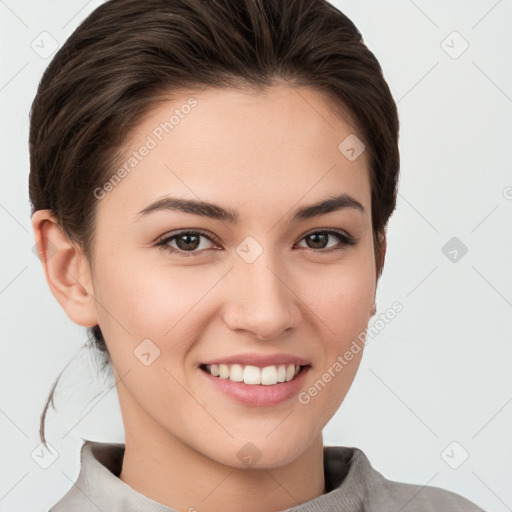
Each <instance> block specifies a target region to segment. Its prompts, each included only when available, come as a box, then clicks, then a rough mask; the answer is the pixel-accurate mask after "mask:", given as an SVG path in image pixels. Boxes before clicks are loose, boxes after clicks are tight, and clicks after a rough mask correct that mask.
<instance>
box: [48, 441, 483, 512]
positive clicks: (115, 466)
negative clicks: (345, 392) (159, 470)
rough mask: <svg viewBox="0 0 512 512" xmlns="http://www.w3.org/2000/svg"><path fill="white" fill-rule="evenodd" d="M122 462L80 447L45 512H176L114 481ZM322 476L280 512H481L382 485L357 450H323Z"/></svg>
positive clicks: (457, 501) (114, 448)
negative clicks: (65, 487)
mask: <svg viewBox="0 0 512 512" xmlns="http://www.w3.org/2000/svg"><path fill="white" fill-rule="evenodd" d="M123 456H124V444H121V443H100V442H95V441H85V442H84V444H83V445H82V449H81V453H80V460H81V468H80V474H79V476H78V479H77V481H76V483H75V484H73V487H71V489H70V490H69V491H68V492H67V494H66V495H65V496H64V497H63V498H62V499H61V500H60V501H59V502H58V503H57V504H56V505H55V506H54V507H52V508H51V510H50V512H177V511H176V510H175V509H173V508H170V507H167V506H165V505H162V504H160V503H157V502H156V501H154V500H152V499H150V498H148V497H146V496H144V495H142V494H140V493H139V492H137V491H135V490H134V489H133V488H131V487H130V486H129V485H127V484H125V483H124V482H123V481H122V480H120V479H119V474H120V473H121V467H122V463H123ZM324 476H325V486H326V493H325V494H322V495H321V496H317V497H316V498H314V499H312V500H310V501H308V502H306V503H301V504H297V505H296V506H294V507H292V508H289V509H286V511H283V512H324V511H332V512H398V511H400V512H484V511H483V509H481V508H479V507H477V506H476V505H475V504H474V503H472V502H470V501H468V500H467V499H465V498H463V497H462V496H460V495H458V494H455V493H453V492H451V491H447V490H444V489H440V488H438V487H431V486H422V485H413V484H405V483H401V482H394V481H391V480H387V479H386V478H385V477H383V476H382V474H381V473H379V472H378V471H376V470H375V469H374V468H373V467H372V466H371V464H370V462H369V461H368V459H367V457H366V455H365V454H364V452H362V451H361V450H360V449H358V448H352V447H346V446H324ZM190 510H194V508H193V507H191V509H190ZM262 512H270V511H267V510H265V511H262ZM274 512H275V511H274Z"/></svg>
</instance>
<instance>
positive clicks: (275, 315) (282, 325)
mask: <svg viewBox="0 0 512 512" xmlns="http://www.w3.org/2000/svg"><path fill="white" fill-rule="evenodd" d="M247 244H248V245H247V246H244V243H242V244H240V246H239V247H238V248H237V252H238V253H239V257H237V258H235V268H234V269H233V275H232V276H231V278H232V280H233V281H234V283H235V289H236V291H235V293H234V295H233V296H232V301H231V302H230V305H229V310H228V312H227V314H226V323H227V324H228V325H229V327H230V328H231V329H243V330H248V331H252V332H253V333H254V334H255V335H256V336H257V337H259V338H267V339H270V338H274V337H276V336H279V335H280V334H281V333H282V332H283V331H285V330H287V329H289V328H290V327H295V326H296V325H297V324H298V322H299V320H300V311H299V308H298V307H297V303H296V296H295V295H294V293H293V292H292V290H291V289H290V288H292V287H293V285H292V283H288V282H287V281H288V280H289V279H286V276H285V275H284V274H283V270H282V268H283V267H282V265H281V264H280V262H279V261H278V260H277V258H276V257H275V253H273V252H272V251H270V250H268V251H266V250H261V251H259V250H258V247H256V246H255V244H254V242H253V241H248V242H247ZM251 244H252V245H251ZM260 247H261V246H260ZM244 249H246V251H245V252H244ZM247 249H248V250H247ZM261 249H263V248H261ZM257 252H259V254H257ZM248 255H250V256H248Z"/></svg>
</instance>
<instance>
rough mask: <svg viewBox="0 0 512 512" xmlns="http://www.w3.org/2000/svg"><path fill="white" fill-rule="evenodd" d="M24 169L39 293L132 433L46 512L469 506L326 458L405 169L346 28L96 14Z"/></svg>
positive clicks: (359, 350) (321, 12) (305, 15)
mask: <svg viewBox="0 0 512 512" xmlns="http://www.w3.org/2000/svg"><path fill="white" fill-rule="evenodd" d="M30 158H31V172H30V198H31V202H32V205H33V221H32V223H33V228H34V232H35V238H36V241H37V242H38V247H39V248H40V257H41V260H42V263H43V268H44V272H45V276H46V279H47V281H48V285H49V286H50V288H51V291H52V293H53V294H54V295H55V297H56V299H57V300H58V301H59V303H60V304H61V306H62V307H63V309H64V310H65V312H66V313H67V315H68V316H69V318H70V319H71V320H72V321H73V322H75V323H77V324H78V325H82V326H85V327H88V328H89V329H90V333H91V339H92V341H93V343H94V346H95V348H96V349H97V350H99V351H100V352H101V353H102V354H103V355H104V363H105V365H106V368H107V369H109V370H110V371H112V372H113V374H114V376H115V380H116V387H117V391H118V395H119V400H120V405H121V411H122V416H123V422H124V427H125V438H126V439H125V443H124V444H117V443H99V442H92V441H86V442H85V443H84V445H83V447H82V451H81V472H80V475H79V477H78V481H77V482H76V484H75V485H74V486H73V487H72V488H71V489H70V490H69V492H68V493H67V494H66V495H65V496H64V497H63V498H62V499H61V500H60V501H59V503H58V504H56V505H55V506H54V507H53V508H52V509H51V510H52V511H53V512H64V511H66V512H67V511H69V510H73V511H89V510H90V511H93V510H94V511H97V510H104V511H107V510H108V511H109V512H116V511H121V510H123V511H142V510H143V511H173V510H179V511H194V510H197V511H201V512H212V511H223V512H234V511H239V510H244V511H245V512H256V511H265V512H266V511H278V510H293V511H297V512H299V511H303V512H305V511H311V512H313V511H324V510H332V511H351V512H352V511H353V512H355V511H363V510H364V511H398V510H401V511H403V512H406V511H413V510H414V511H434V510H435V511H439V510H450V511H456V510H460V511H462V510H464V511H479V510H481V509H480V508H478V507H477V506H476V505H474V504H472V503H471V502H469V501H468V500H466V499H465V498H463V497H461V496H458V495H456V494H454V493H451V492H449V491H445V490H442V489H439V488H435V487H422V486H418V485H409V484H404V483H399V482H392V481H389V480H387V479H386V478H385V477H384V476H383V475H381V474H380V473H379V472H377V471H376V470H375V469H374V468H373V467H372V466H371V464H370V462H369V460H368V459H367V458H366V456H365V454H364V453H363V452H362V451H361V450H359V449H357V448H355V447H343V446H340V447H324V446H323V442H322V429H323V427H324V426H325V425H326V423H327V422H328V421H329V420H330V419H331V417H332V416H333V415H334V414H335V412H336V411H337V409H338V408H339V406H340V404H341V403H342V402H343V400H344V398H345V396H346V394H347V392H348V390H349V388H350V386H351V384H352V381H353V379H354V377H355V375H356V372H357V369H358V366H359V362H360V360H361V357H362V354H363V349H364V343H365V329H366V328H367V325H368V322H369V320H370V318H371V316H372V315H373V314H374V313H375V303H374V300H375V294H376V287H377V282H378V279H379V277H380V275H381V272H382V269H383V264H384V258H385V253H386V226H387V222H388V220H389V218H390V216H391V214H392V212H393V211H394V208H395V200H396V188H397V183H398V172H399V153H398V116H397V110H396V105H395V103H394V101H393V98H392V96H391V94H390V91H389V88H388V86H387V84H386V81H385V80H384V78H383V75H382V71H381V68H380V66H379V63H378V62H377V60H376V59H375V57H374V55H373V54H372V53H371V52H370V51H369V50H368V49H367V47H366V46H365V45H364V43H363V41H362V38H361V35H360V33H359V32H358V30H357V29H356V27H355V26H354V25H353V23H352V22H351V21H350V20H349V19H347V17H346V16H344V15H343V14H342V13H341V12H339V11H338V10H337V9H335V8H334V7H333V6H332V5H330V4H329V3H327V2H326V1H324V0H293V1H292V0H238V1H236V2H235V1H233V0H167V1H166V0H146V1H141V0H111V1H108V2H106V3H105V4H103V5H102V6H100V7H99V8H97V9H96V10H95V11H94V12H93V13H92V14H91V15H90V16H89V17H88V18H87V19H86V20H85V21H84V22H83V23H82V24H81V25H80V26H79V27H78V29H77V30H75V32H74V33H73V34H72V35H71V37H70V38H69V39H68V40H67V42H66V43H65V44H64V45H63V46H62V48H61V49H60V50H59V52H58V53H57V54H56V56H55V57H54V59H53V60H52V62H51V63H50V65H49V66H48V69H47V70H46V72H45V74H44V76H43V78H42V80H41V83H40V85H39V89H38V92H37V95H36V98H35V100H34V103H33V107H32V112H31V127H30ZM50 398H51V397H50ZM49 402H50V399H49V401H48V403H49ZM47 407H48V404H47ZM47 407H46V408H45V411H44V413H43V417H42V421H41V436H42V439H43V441H44V439H45V438H44V416H45V413H46V409H47Z"/></svg>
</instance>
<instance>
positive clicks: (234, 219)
mask: <svg viewBox="0 0 512 512" xmlns="http://www.w3.org/2000/svg"><path fill="white" fill-rule="evenodd" d="M347 208H350V209H355V210H358V211H360V212H361V213H362V214H364V213H365V209H364V206H363V205H362V204H361V203H360V202H359V201H357V199H355V198H354V197H352V196H351V195H349V194H341V195H338V196H334V197H330V198H328V199H324V200H323V201H320V202H318V203H315V204H312V205H309V206H302V207H300V208H298V209H296V210H295V212H294V213H293V216H292V221H298V220H305V219H311V218H313V217H318V216H320V215H326V214H328V213H331V212H334V211H338V210H343V209H347ZM161 210H171V211H180V212H183V213H191V214H194V215H201V216H203V217H209V218H212V219H217V220H222V221H226V222H229V223H231V224H237V223H238V222H239V220H240V216H239V213H238V211H237V210H233V209H230V208H223V207H222V206H219V205H216V204H213V203H209V202H205V201H197V200H194V199H181V198H177V197H170V196H166V197H163V198H161V199H159V200H157V201H155V202H154V203H152V204H150V205H149V206H147V207H146V208H144V209H143V210H141V211H140V212H139V213H138V214H137V216H136V219H137V220H138V219H140V218H141V217H144V216H146V215H148V214H150V213H152V212H155V211H161Z"/></svg>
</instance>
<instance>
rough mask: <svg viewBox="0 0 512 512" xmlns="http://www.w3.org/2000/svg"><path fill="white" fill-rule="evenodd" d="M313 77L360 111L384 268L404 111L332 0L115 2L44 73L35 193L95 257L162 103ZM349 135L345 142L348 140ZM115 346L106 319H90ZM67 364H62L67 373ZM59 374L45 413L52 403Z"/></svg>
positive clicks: (96, 332)
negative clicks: (109, 193)
mask: <svg viewBox="0 0 512 512" xmlns="http://www.w3.org/2000/svg"><path fill="white" fill-rule="evenodd" d="M278 81H283V82H286V83H288V84H289V85H290V86H294V87H295V86H311V87H313V88H315V89H317V90H319V91H322V92H323V93H324V94H325V96H326V97H328V98H329V99H330V100H331V103H332V105H333V109H335V110H336V111H337V112H338V113H339V112H343V111H344V109H346V111H348V113H349V115H350V116H351V117H352V118H353V119H354V120H355V123H356V125H357V130H358V134H360V136H361V138H362V140H363V141H364V144H365V146H366V152H367V155H368V158H369V162H370V181H371V201H372V208H371V209H372V228H373V237H374V246H375V259H376V273H377V277H380V275H381V273H382V268H383V264H384V261H383V257H382V255H381V252H380V247H381V241H382V240H383V237H384V236H385V228H386V225H387V222H388V220H389V217H390V216H391V214H392V212H393V211H394V209H395V206H396V193H397V186H398V175H399V151H398V129H399V122H398V113H397V108H396V104H395V102H394V100H393V97H392V95H391V92H390V90H389V87H388V85H387V83H386V81H385V79H384V77H383V74H382V70H381V67H380V65H379V63H378V61H377V59H376V58H375V56H374V55H373V53H372V52H371V51H370V50H369V49H368V48H367V47H366V45H365V44H364V42H363V39H362V36H361V34H360V33H359V31H358V30H357V28H356V27H355V26H354V24H353V23H352V22H351V21H350V20H349V19H348V18H347V17H346V16H345V15H344V14H342V13H341V12H340V11H339V10H337V9H336V8H335V7H334V6H332V5H331V4H330V3H328V2H327V1H326V0H237V1H233V0H144V1H142V0H110V1H107V2H106V3H104V4H102V5H101V6H100V7H98V8H97V9H96V10H94V11H93V12H92V13H91V14H90V15H89V16H88V17H87V18H86V19H85V20H84V21H83V22H82V23H81V24H80V25H79V27H78V28H77V29H76V30H75V31H74V32H73V34H72V35H71V36H70V37H69V39H68V40H67V41H66V42H65V43H64V45H63V46H62V47H61V48H60V50H59V51H58V52H57V53H56V55H55V56H54V58H53V59H52V61H51V63H50V64H49V66H48V68H47V69H46V71H45V72H44V74H43V76H42V79H41V82H40V84H39V87H38V90H37V94H36V96H35V99H34V102H33V104H32V109H31V114H30V137H29V144H30V178H29V194H30V200H31V203H32V208H33V211H35V210H40V209H50V210H51V212H52V213H53V214H54V215H55V217H56V219H57V221H58V222H59V225H60V226H61V228H62V229H63V230H64V232H65V233H66V234H67V235H68V237H69V238H70V240H72V241H74V242H77V243H78V244H79V246H80V247H81V248H82V250H83V251H84V254H85V256H86V257H87V258H88V260H89V261H90V263H91V265H92V246H93V237H94V222H95V204H96V198H95V196H94V195H93V191H94V190H95V189H96V188H97V187H101V186H102V185H103V184H104V183H105V182H106V181H107V180H108V179H109V177H110V176H111V175H112V174H113V171H114V169H115V166H116V163H117V161H118V158H119V155H120V151H121V150H122V147H123V143H125V142H126V140H127V137H128V136H129V134H130V133H131V130H132V129H133V128H134V127H135V126H136V125H137V123H139V122H140V120H141V119H142V118H143V117H144V116H145V115H146V114H148V112H150V110H151V109H152V108H153V107H154V106H155V104H156V103H157V102H159V101H162V100H164V99H169V98H170V96H171V95H172V94H173V92H176V91H178V90H184V89H187V88H190V89H191V88H199V89H202V88H206V87H253V88H260V89H261V88H263V87H267V86H271V85H273V84H276V83H277V82H278ZM340 142H341V141H340ZM89 335H90V339H89V341H91V342H92V345H93V346H94V347H95V348H96V349H98V350H99V351H101V353H102V355H103V357H104V359H103V368H105V367H107V366H108V365H109V362H110V360H109V355H108V351H107V348H106V345H105V340H104V338H103V335H102V333H101V330H100V328H99V326H95V327H92V328H90V329H89ZM61 374H62V373H61ZM59 378H60V375H59V377H58V378H57V380H56V381H55V383H54V385H53V387H52V390H51V393H50V396H49V397H48V400H47V403H46V406H45V408H44V411H43V413H42V415H41V426H40V436H41V439H42V441H43V442H44V443H45V442H46V441H45V438H44V420H45V416H46V411H47V409H48V406H49V404H50V401H51V402H52V404H53V393H54V391H55V387H56V384H57V381H58V379H59Z"/></svg>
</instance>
